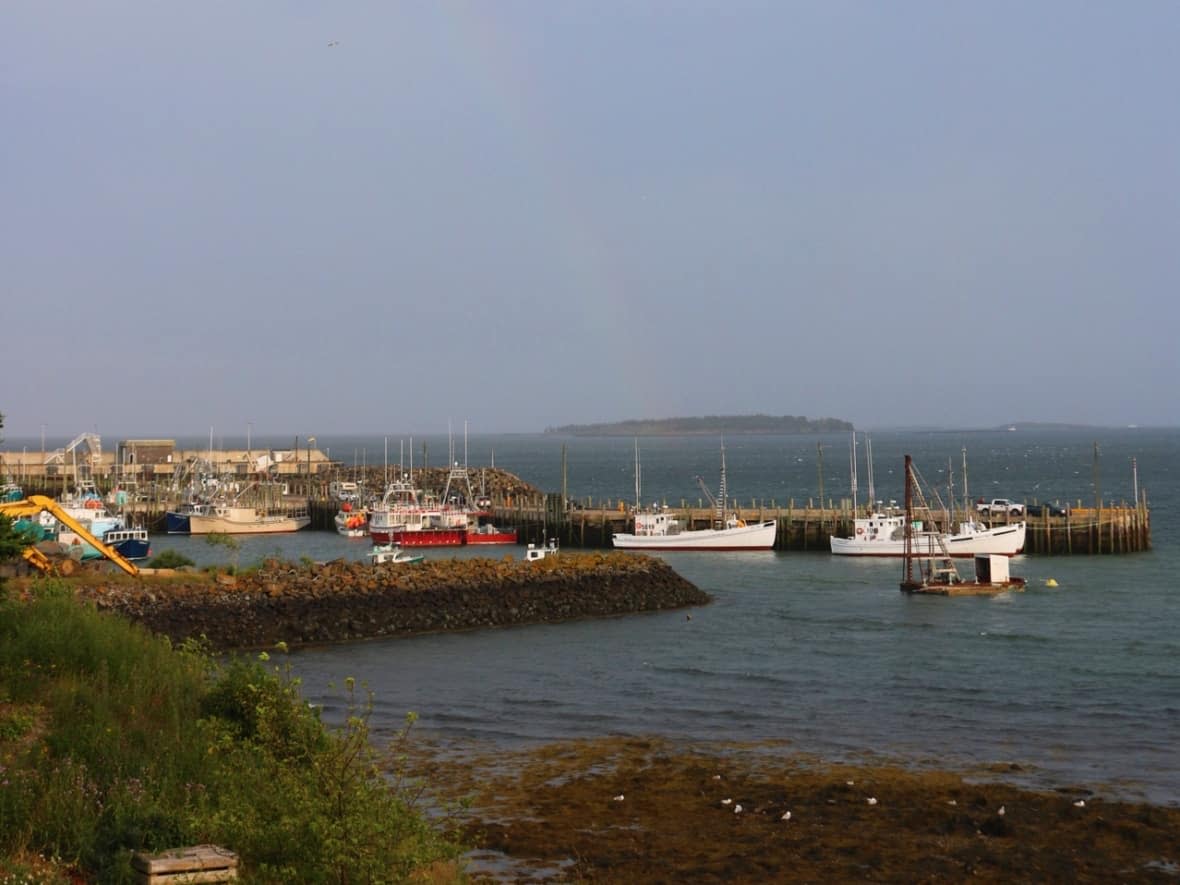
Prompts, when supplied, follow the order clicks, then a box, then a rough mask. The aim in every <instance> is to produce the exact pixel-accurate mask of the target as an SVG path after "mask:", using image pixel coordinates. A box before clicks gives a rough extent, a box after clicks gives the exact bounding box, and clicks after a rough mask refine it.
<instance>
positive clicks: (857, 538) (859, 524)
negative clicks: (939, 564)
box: [831, 511, 1026, 558]
mask: <svg viewBox="0 0 1180 885" xmlns="http://www.w3.org/2000/svg"><path fill="white" fill-rule="evenodd" d="M853 526H854V533H853V535H852V536H851V537H848V538H838V537H836V536H835V535H833V536H832V538H831V550H832V553H834V554H835V555H837V556H892V557H899V556H904V555H905V529H906V519H905V515H904V514H902V513H896V512H888V511H876V512H874V513H872V514H870V515H869V516H866V517H863V518H857V519H854V520H853ZM923 529H924V524H923V522H922V520H916V521H915V524H914V530H915V531H916V532H918V533H919V534H921V533H923ZM1025 530H1026V527H1025V524H1024V523H1023V522H1017V523H1012V524H1011V525H999V526H995V527H994V528H988V527H987V526H984V525H981V524H980V523H978V522H975V521H973V520H969V521H967V522H963V523H960V524H959V530H958V531H957V532H955V533H953V534H951V533H948V532H942V533H941V534H942V536H943V541H944V542H945V544H946V547H947V550H948V552H949V554H950V555H951V556H953V557H956V558H965V557H971V556H977V555H980V554H990V553H994V554H997V555H1000V556H1015V555H1017V554H1018V553H1020V552H1022V551H1023V550H1024V538H1025Z"/></svg>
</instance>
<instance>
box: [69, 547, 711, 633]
mask: <svg viewBox="0 0 1180 885" xmlns="http://www.w3.org/2000/svg"><path fill="white" fill-rule="evenodd" d="M78 595H79V596H80V597H81V598H83V599H87V600H90V601H92V602H94V603H95V605H96V606H97V607H98V608H100V609H103V610H107V611H113V612H116V613H118V614H121V615H123V616H125V617H128V618H130V619H132V620H134V621H138V622H140V623H142V624H144V625H145V626H147V627H148V628H149V629H151V630H154V631H155V632H158V633H162V634H164V635H166V636H169V637H171V638H172V639H173V640H174V641H177V642H179V641H182V640H185V639H189V638H198V637H201V636H204V637H205V638H206V639H207V640H208V641H209V643H210V644H211V645H212V646H213V647H214V648H217V649H233V648H266V647H270V646H273V645H275V644H276V643H278V642H285V643H287V644H288V645H297V644H308V643H323V642H340V641H344V640H353V639H370V638H375V637H385V636H407V635H412V634H415V633H429V632H438V631H443V630H470V629H475V628H480V627H499V626H507V625H515V624H533V623H552V622H558V621H568V620H575V619H581V618H589V617H608V616H614V615H623V614H631V613H637V612H645V611H658V610H663V609H674V608H682V607H686V606H695V605H704V604H705V603H707V602H709V601H710V597H709V595H708V594H707V593H705V592H703V591H702V590H700V589H698V588H697V587H695V586H694V585H693V584H691V583H690V582H689V581H687V580H686V579H685V578H683V577H681V576H680V575H679V574H677V573H676V572H675V571H673V569H672V568H671V567H670V566H669V565H668V564H667V563H666V562H664V561H663V560H659V559H654V558H651V557H647V556H636V555H631V554H622V553H609V554H568V553H562V554H561V555H560V556H555V557H548V558H546V559H544V560H541V561H539V562H523V561H521V560H518V559H513V558H508V557H506V558H504V559H501V560H495V559H466V560H458V559H453V560H452V559H447V560H436V561H429V560H428V561H426V562H422V563H417V564H414V565H380V566H371V565H367V564H363V563H356V562H344V561H335V562H329V563H322V564H311V565H305V564H292V563H287V562H280V561H277V560H268V561H267V562H265V563H264V564H263V565H262V566H261V567H260V568H258V569H257V570H252V571H249V572H246V573H243V574H239V575H232V576H231V575H216V576H211V575H208V574H189V575H184V574H174V575H168V576H144V577H142V578H141V579H139V580H136V581H131V580H124V579H111V580H109V581H105V582H100V583H95V582H94V579H93V577H91V578H90V579H89V580H88V581H87V582H86V584H85V585H81V586H80V589H79V591H78Z"/></svg>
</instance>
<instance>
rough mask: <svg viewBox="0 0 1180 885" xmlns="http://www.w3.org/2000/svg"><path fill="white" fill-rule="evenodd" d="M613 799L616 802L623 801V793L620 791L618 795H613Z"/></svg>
mask: <svg viewBox="0 0 1180 885" xmlns="http://www.w3.org/2000/svg"><path fill="white" fill-rule="evenodd" d="M615 801H616V802H622V801H623V794H622V793H619V795H617V796H615Z"/></svg>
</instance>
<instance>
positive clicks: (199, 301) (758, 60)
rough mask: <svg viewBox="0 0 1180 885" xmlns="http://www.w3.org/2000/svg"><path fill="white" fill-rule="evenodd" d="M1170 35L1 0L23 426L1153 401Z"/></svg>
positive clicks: (1169, 372) (374, 425) (735, 8)
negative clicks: (335, 42)
mask: <svg viewBox="0 0 1180 885" xmlns="http://www.w3.org/2000/svg"><path fill="white" fill-rule="evenodd" d="M334 41H339V42H338V44H337V45H330V44H331V43H333V42H334ZM1178 43H1180V4H1177V3H1174V2H1170V0H1169V2H1152V0H1140V2H1135V3H1130V4H1124V3H1113V2H1111V3H1079V2H1073V0H1071V2H1064V3H1054V2H1041V0H1038V2H1034V3H1027V2H1010V3H1005V2H990V0H989V2H974V3H965V2H946V0H932V2H905V0H902V2H891V3H870V2H861V0H855V2H832V0H822V2H815V3H794V2H786V0H779V2H769V3H750V2H736V3H735V2H728V0H726V2H720V0H718V2H710V3H700V2H655V3H638V2H626V3H622V2H618V3H612V2H606V3H604V2H598V0H594V2H591V0H585V2H556V3H550V2H536V0H529V2H505V0H496V2H492V0H488V2H482V3H455V2H400V3H399V2H388V0H385V2H373V3H367V2H354V3H347V4H342V3H331V4H329V3H306V2H287V0H285V2H246V3H243V2H238V0H234V2H204V3H183V4H182V3H171V2H150V3H149V2H141V3H121V2H113V0H112V2H104V3H73V2H71V3H57V2H46V0H36V2H16V0H8V2H5V3H4V4H3V6H2V7H0V121H2V124H0V125H2V127H3V128H2V132H3V139H2V141H0V144H2V145H3V147H2V151H3V154H2V156H3V162H0V198H2V200H3V211H2V212H0V280H2V283H0V286H2V289H0V292H2V300H3V307H2V309H0V315H2V316H3V326H2V328H3V343H2V344H0V348H2V351H0V352H2V353H3V360H2V362H0V369H2V373H0V377H2V378H3V380H2V381H0V412H3V413H5V414H6V416H7V427H6V433H7V434H8V435H10V436H22V435H23V436H36V435H38V434H39V433H40V430H41V426H42V425H43V424H46V425H48V429H49V432H50V434H52V435H55V436H72V435H73V434H75V433H77V432H81V431H84V430H93V429H94V428H96V427H97V428H98V429H99V430H100V432H103V433H104V434H105V433H110V434H123V433H125V434H139V435H146V434H153V435H165V436H173V435H181V434H185V433H195V434H201V433H204V432H207V431H208V428H209V427H211V426H216V427H218V429H219V432H228V433H243V432H244V431H245V428H246V427H247V424H248V423H249V424H251V425H252V426H253V428H254V432H255V433H257V434H259V435H264V434H271V433H274V434H280V433H303V434H312V435H314V434H316V433H320V434H327V433H329V432H350V431H351V432H373V433H390V434H404V433H407V432H430V433H444V432H445V431H446V427H447V421H448V419H452V420H453V421H454V422H455V426H456V427H457V428H458V427H461V425H462V421H463V420H465V419H466V420H467V421H468V422H469V424H470V427H471V430H472V432H478V433H495V432H501V431H517V430H519V431H533V430H541V429H543V428H544V427H545V426H546V425H554V424H563V423H569V422H591V421H604V420H615V419H622V418H632V417H668V416H679V415H695V414H716V413H753V412H767V413H771V414H794V415H807V416H811V417H822V416H832V417H838V418H844V419H847V420H850V421H852V422H854V423H855V424H856V425H857V426H858V427H861V428H866V427H867V428H872V427H880V426H887V425H888V426H892V425H900V424H914V423H919V424H952V425H971V426H979V425H991V424H997V423H1003V422H1008V421H1014V420H1046V421H1076V422H1085V423H1111V424H1123V423H1132V422H1133V423H1139V424H1177V423H1180V396H1178V395H1177V392H1176V390H1177V386H1176V379H1177V377H1178V374H1180V359H1178V358H1177V333H1178V332H1180V322H1178V321H1177V301H1176V295H1177V292H1178V291H1180V285H1178V283H1180V223H1178V212H1177V210H1178V198H1180V111H1178V107H1177V97H1176V89H1177V84H1180V63H1178V62H1177V52H1176V46H1177V44H1178Z"/></svg>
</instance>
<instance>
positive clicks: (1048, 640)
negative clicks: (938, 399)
mask: <svg viewBox="0 0 1180 885" xmlns="http://www.w3.org/2000/svg"><path fill="white" fill-rule="evenodd" d="M349 442H351V443H352V445H351V446H349V447H348V448H352V447H357V448H359V447H366V446H367V447H369V456H368V462H369V463H370V464H371V463H374V458H373V456H372V452H373V451H374V450H376V451H378V452H381V451H382V450H383V447H384V446H383V440H380V439H377V440H373V439H368V440H361V439H358V440H353V441H349ZM446 442H447V441H446V440H445V438H444V439H441V440H436V441H434V442H433V443H430V444H429V449H428V451H439V452H446V450H447V449H446ZM817 442H821V443H822V444H823V482H824V496H825V497H826V498H834V499H837V500H838V499H840V498H846V497H848V496H849V470H848V457H849V455H848V441H847V438H846V437H842V436H832V437H822V438H819V439H817V438H816V437H804V436H783V437H772V436H765V437H735V438H731V439H728V440H726V442H725V445H726V460H727V473H728V478H729V492H730V495H731V497H736V498H737V499H738V500H739V501H742V502H743V503H744V502H746V501H748V500H751V499H762V500H764V501H766V502H769V501H770V500H771V499H774V500H775V501H777V502H779V503H784V504H785V502H786V501H787V500H788V499H789V498H793V499H794V500H795V501H796V503H803V502H805V501H806V500H807V499H808V498H809V497H812V498H818V497H819V496H818V484H819V469H818V466H819V465H818V453H817V448H816V444H817ZM719 444H720V443H719V440H718V439H716V438H705V437H701V438H672V437H669V438H660V439H645V440H641V441H640V450H641V463H642V469H643V498H644V500H645V501H650V500H653V499H663V500H667V501H670V502H678V501H679V500H681V499H688V500H692V501H695V500H697V498H699V497H700V491H699V488H698V486H697V483H696V480H695V477H696V476H697V475H700V476H702V477H703V478H704V480H705V482H706V483H707V484H708V485H709V487H710V488H711V489H713V490H714V491H715V490H716V486H717V473H718V467H719V457H720V455H719ZM345 445H346V443H341V442H337V443H334V444H333V446H334V450H335V451H336V454H337V457H339V451H338V449H337V447H343V446H345ZM416 445H417V443H416ZM563 445H564V446H565V449H566V463H567V471H566V478H567V482H568V489H569V494H570V495H571V496H572V497H574V498H581V497H591V498H594V499H596V500H600V499H603V498H611V497H613V498H620V497H621V498H625V499H627V500H631V499H632V498H633V497H634V481H633V464H634V442H633V441H632V440H630V439H583V438H577V439H573V438H566V439H563V438H560V437H550V436H539V435H538V436H519V437H483V438H474V439H472V440H470V441H469V449H468V453H469V460H470V464H471V465H472V466H473V467H474V466H477V465H480V464H487V463H489V461H490V456H491V454H492V452H493V450H494V455H495V463H496V466H497V467H503V468H505V469H507V470H511V471H512V472H514V473H517V474H518V475H520V476H521V477H522V478H524V479H526V480H528V481H530V482H533V483H535V484H537V485H539V486H541V487H543V488H546V489H549V490H557V489H559V488H560V487H561V480H562V477H561V453H562V446H563ZM435 446H438V448H437V449H436V448H435ZM1096 446H1097V451H1096V449H1095V447H1096ZM872 447H873V456H874V473H875V479H876V493H877V497H878V498H881V499H886V500H887V499H889V498H896V499H900V497H901V493H902V490H901V480H900V477H901V463H902V456H903V454H904V453H907V452H908V453H910V454H912V455H913V456H914V459H915V463H916V464H917V465H918V467H919V470H920V471H921V472H922V475H923V476H924V477H925V479H926V480H927V481H928V482H930V483H932V484H942V485H944V484H945V483H946V473H947V470H948V463H949V464H950V465H951V466H952V467H953V470H954V471H955V472H956V474H957V472H958V471H959V469H960V464H961V461H962V449H963V448H966V449H967V458H968V469H969V477H968V480H969V491H970V493H971V496H972V497H978V496H982V497H987V498H991V497H1008V498H1015V499H1017V500H1029V501H1033V500H1038V501H1071V502H1075V503H1076V502H1078V501H1081V502H1082V503H1084V504H1087V505H1089V504H1092V503H1093V502H1094V500H1095V498H1096V496H1097V494H1101V496H1102V498H1103V499H1104V500H1106V501H1111V500H1114V501H1120V500H1123V501H1130V500H1132V499H1133V497H1134V491H1133V489H1134V487H1135V482H1136V477H1135V476H1134V475H1133V473H1132V466H1131V465H1132V459H1134V460H1135V463H1136V465H1137V470H1138V476H1137V482H1138V487H1139V488H1140V489H1141V490H1145V491H1146V494H1147V497H1148V501H1149V504H1150V506H1151V509H1152V538H1153V542H1154V549H1153V550H1152V551H1150V552H1146V553H1141V554H1134V555H1121V556H1110V555H1107V556H1089V557H1081V556H1078V557H1036V556H1022V557H1017V558H1016V559H1014V560H1013V572H1014V573H1015V574H1019V575H1021V576H1023V577H1025V578H1027V579H1028V581H1029V588H1028V589H1027V590H1026V591H1025V592H1023V593H1012V594H1002V595H1000V596H996V597H986V598H984V597H980V598H971V597H965V598H953V599H947V598H921V597H910V596H907V595H905V594H902V593H901V592H899V590H898V582H899V580H900V577H901V563H900V561H898V562H893V561H885V560H882V561H874V562H863V561H857V560H849V559H846V558H842V557H832V556H830V555H828V554H825V553H774V552H766V553H753V554H740V553H722V554H706V553H679V554H664V555H665V556H666V558H667V559H668V561H669V562H670V563H671V564H672V565H673V567H674V568H675V569H676V570H677V571H678V572H680V573H681V574H683V575H684V576H685V577H686V578H688V579H689V580H691V581H692V582H694V583H695V584H697V585H698V586H700V587H701V588H703V589H704V590H706V591H708V592H709V593H710V594H712V596H713V597H714V600H715V601H714V602H713V603H712V604H711V605H708V606H704V607H701V608H697V609H693V610H691V611H675V612H665V613H655V614H648V615H639V616H634V617H626V618H613V619H603V620H595V621H583V622H577V623H569V624H558V625H542V626H529V627H519V628H510V629H495V630H482V631H472V632H468V633H461V634H447V635H432V636H420V637H412V638H406V639H396V640H383V641H371V642H362V643H355V644H347V645H339V646H332V647H321V648H312V649H302V650H298V651H296V652H294V653H293V654H292V655H291V662H292V665H293V668H294V670H295V672H296V673H297V674H298V675H299V676H301V677H302V679H303V682H304V689H305V693H306V695H307V697H308V699H309V700H311V701H313V702H315V703H320V704H323V705H324V708H325V711H326V714H327V716H328V717H329V718H331V717H338V716H340V715H342V712H343V708H342V698H341V694H340V691H339V686H341V685H342V684H343V682H344V680H345V679H346V678H347V677H353V678H355V679H356V680H357V682H358V683H360V684H363V685H366V686H367V687H368V688H370V689H371V690H372V691H373V692H374V702H375V709H374V720H373V722H374V725H375V726H376V727H377V729H378V731H379V732H392V731H393V730H395V729H396V728H398V727H400V725H401V723H402V721H403V718H404V716H405V714H406V713H407V712H408V711H414V712H416V713H417V714H418V715H419V717H420V720H419V726H418V727H419V729H421V730H423V731H424V732H426V733H427V734H429V735H430V736H432V737H433V738H435V739H438V740H440V741H443V742H451V743H454V744H455V745H457V746H458V745H462V744H463V743H464V742H478V743H479V744H481V745H486V744H487V743H488V742H491V743H493V744H496V743H503V744H506V745H513V746H515V745H521V744H527V743H531V742H537V741H550V740H559V739H566V738H581V737H593V736H600V735H618V734H624V735H645V734H654V735H661V736H666V737H670V738H674V739H685V740H694V741H695V740H702V741H740V742H749V741H770V742H776V743H775V745H776V746H779V743H778V742H781V746H784V747H785V748H786V749H787V750H790V751H797V752H802V753H808V754H815V755H816V756H819V757H821V758H826V759H845V760H863V759H871V760H874V761H888V762H895V763H899V764H902V765H908V766H914V767H938V768H953V769H956V770H964V771H969V772H970V771H981V772H982V771H986V770H988V769H990V768H993V767H995V766H997V765H999V766H1001V767H1004V768H1005V769H1006V776H1008V777H1013V778H1015V779H1018V780H1021V781H1024V782H1027V783H1029V784H1031V785H1034V786H1042V787H1056V786H1083V787H1088V788H1091V789H1094V790H1096V791H1097V792H1099V793H1102V794H1104V795H1108V796H1119V797H1128V798H1143V799H1147V800H1149V801H1153V802H1160V803H1168V804H1180V753H1177V752H1176V750H1175V740H1176V735H1177V734H1180V636H1178V634H1177V626H1178V625H1180V602H1178V601H1177V599H1178V597H1177V593H1178V592H1180V591H1177V589H1176V588H1177V584H1178V582H1177V574H1178V569H1180V545H1178V544H1177V528H1178V523H1180V431H1177V430H1154V429H1124V430H1088V431H1063V430H1054V431H1024V430H1018V431H1016V432H1011V433H1009V432H998V433H997V432H992V433H987V432H966V433H874V434H873V438H872ZM348 448H345V451H347V450H348ZM396 448H397V447H396V445H392V444H391V451H393V450H396ZM860 455H861V464H860V468H859V472H860V487H861V492H860V496H861V500H863V499H864V489H865V486H866V485H867V476H866V468H865V466H864V461H863V456H864V449H863V447H862V448H861V449H860ZM432 460H433V459H432ZM419 463H420V462H419ZM944 487H945V485H944ZM955 493H956V494H961V493H962V487H961V477H960V476H958V475H956V476H955ZM943 494H944V495H945V490H944V492H943ZM153 547H154V549H155V552H159V551H160V550H162V549H165V548H168V547H172V548H174V549H179V550H181V551H182V552H185V553H187V554H188V555H190V556H192V557H193V558H194V559H197V560H198V561H200V562H210V561H224V560H225V558H226V555H227V554H226V551H225V549H224V548H211V547H209V546H208V545H207V544H205V543H204V542H203V541H202V540H201V539H194V538H185V537H177V536H157V537H154V538H153ZM365 549H366V543H365V542H364V541H349V540H348V539H344V538H339V537H337V536H335V535H332V534H329V533H324V532H316V533H309V532H302V533H299V534H297V535H289V536H281V537H280V536H271V537H254V538H249V539H245V540H244V542H243V545H242V548H241V549H240V551H239V552H238V556H239V557H240V561H241V563H242V564H246V563H249V562H253V561H257V560H259V559H261V558H263V557H264V556H267V555H272V554H278V555H281V556H286V557H290V558H295V559H298V558H300V557H301V556H307V557H310V558H313V559H327V558H332V557H335V556H349V557H355V558H360V557H361V556H363V554H364V551H365ZM477 553H478V554H480V555H489V554H488V553H487V552H485V551H478V552H477V551H471V550H462V551H458V552H454V551H439V552H438V553H436V554H434V555H437V556H452V555H459V556H469V555H476V554H477ZM509 554H515V555H518V556H519V555H520V550H519V548H496V549H495V550H494V551H492V552H491V553H490V555H492V556H497V557H498V556H503V555H509ZM1050 578H1052V579H1054V580H1055V581H1056V582H1057V586H1056V587H1052V588H1051V587H1049V586H1047V584H1046V582H1047V581H1048V580H1049V579H1050ZM1012 765H1016V766H1018V769H1013V768H1010V766H1012ZM1014 772H1015V773H1014Z"/></svg>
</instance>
